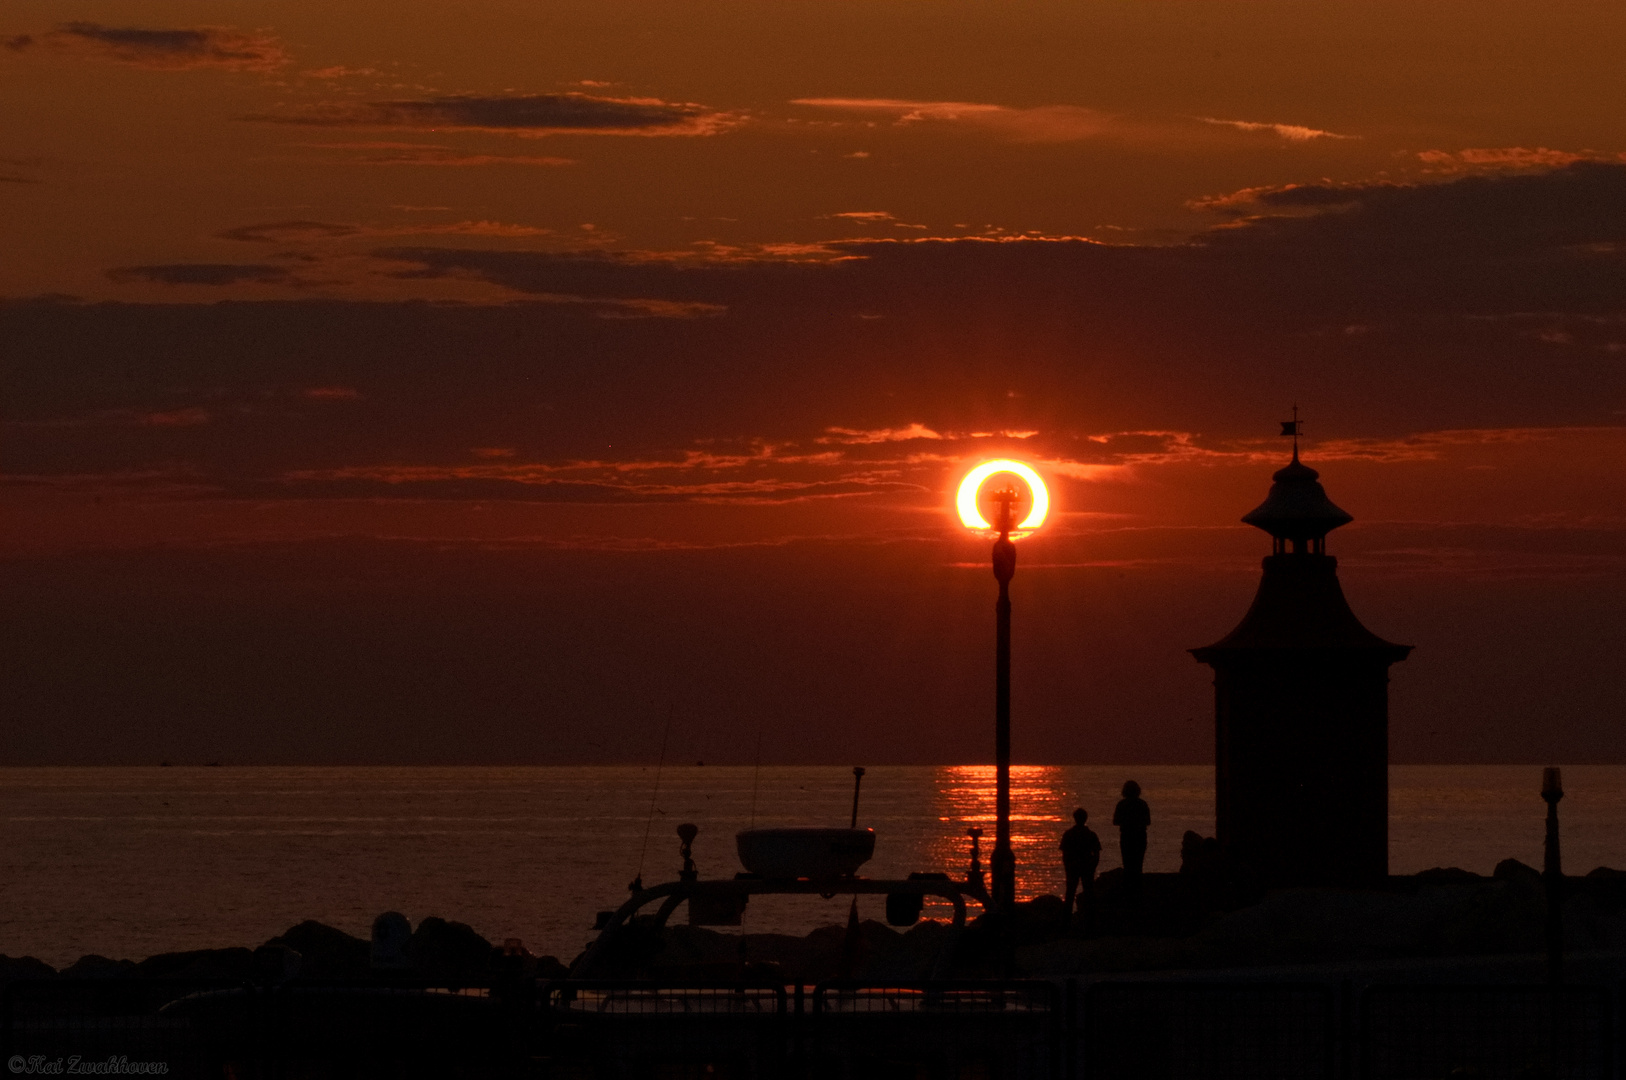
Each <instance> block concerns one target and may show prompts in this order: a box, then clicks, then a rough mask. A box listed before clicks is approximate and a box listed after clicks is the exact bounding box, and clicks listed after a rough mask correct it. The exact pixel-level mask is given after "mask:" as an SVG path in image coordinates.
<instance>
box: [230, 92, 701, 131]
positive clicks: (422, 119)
mask: <svg viewBox="0 0 1626 1080" xmlns="http://www.w3.org/2000/svg"><path fill="white" fill-rule="evenodd" d="M245 119H247V120H252V121H257V122H261V123H275V124H299V125H306V126H312V127H370V128H406V129H422V128H434V129H436V130H446V129H461V130H467V131H495V132H506V133H511V134H530V135H539V134H553V133H584V134H591V133H595V132H596V133H601V134H623V135H628V134H631V135H637V134H643V135H705V134H711V133H712V132H715V131H717V130H720V129H721V128H722V127H723V126H725V125H726V124H727V123H728V117H726V116H725V114H722V113H719V112H716V111H714V110H709V109H706V108H705V107H703V106H700V105H693V104H680V103H672V102H662V101H650V100H645V99H625V98H605V97H594V96H592V95H589V94H515V95H500V96H481V95H476V94H448V95H443V96H437V97H428V98H420V99H414V100H401V101H369V102H338V103H324V104H319V105H310V106H305V107H302V108H295V109H289V110H287V111H284V112H279V113H268V114H262V115H256V116H249V117H245Z"/></svg>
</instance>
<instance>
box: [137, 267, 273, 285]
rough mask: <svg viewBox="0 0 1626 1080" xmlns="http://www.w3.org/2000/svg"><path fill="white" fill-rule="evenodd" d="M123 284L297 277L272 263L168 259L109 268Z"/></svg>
mask: <svg viewBox="0 0 1626 1080" xmlns="http://www.w3.org/2000/svg"><path fill="white" fill-rule="evenodd" d="M107 276H108V277H109V278H110V279H112V280H113V281H116V282H119V283H120V284H127V283H130V282H136V281H150V282H156V283H157V284H160V285H240V284H244V283H251V284H256V285H284V284H289V283H292V282H293V280H294V278H293V275H292V274H291V273H290V272H289V270H288V268H287V267H285V266H274V265H272V264H270V263H164V264H160V265H156V266H120V267H115V268H114V269H112V270H109V271H108V272H107Z"/></svg>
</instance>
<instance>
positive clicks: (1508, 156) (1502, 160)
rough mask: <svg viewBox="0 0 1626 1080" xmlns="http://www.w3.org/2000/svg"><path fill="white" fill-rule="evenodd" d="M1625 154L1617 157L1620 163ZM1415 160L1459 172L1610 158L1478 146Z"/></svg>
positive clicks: (1426, 153) (1430, 152) (1430, 167)
mask: <svg viewBox="0 0 1626 1080" xmlns="http://www.w3.org/2000/svg"><path fill="white" fill-rule="evenodd" d="M1623 157H1626V155H1616V156H1615V158H1614V160H1617V161H1618V160H1621V159H1622V158H1623ZM1417 160H1418V161H1421V162H1422V163H1423V164H1424V165H1426V166H1428V169H1427V171H1429V172H1441V173H1461V172H1475V171H1482V172H1483V171H1496V170H1505V169H1551V168H1554V167H1557V166H1563V165H1572V164H1574V163H1575V162H1577V161H1607V160H1610V158H1608V157H1606V156H1604V155H1601V154H1593V153H1573V152H1571V151H1568V150H1549V149H1548V148H1547V147H1545V146H1538V147H1535V148H1527V147H1523V146H1497V147H1481V148H1478V149H1469V150H1423V151H1419V152H1418V154H1417Z"/></svg>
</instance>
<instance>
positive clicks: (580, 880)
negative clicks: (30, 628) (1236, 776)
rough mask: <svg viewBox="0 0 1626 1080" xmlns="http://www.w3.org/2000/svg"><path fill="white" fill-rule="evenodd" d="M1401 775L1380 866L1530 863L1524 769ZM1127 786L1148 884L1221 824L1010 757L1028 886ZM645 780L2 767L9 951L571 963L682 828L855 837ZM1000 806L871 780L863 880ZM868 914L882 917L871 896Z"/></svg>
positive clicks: (1048, 885)
mask: <svg viewBox="0 0 1626 1080" xmlns="http://www.w3.org/2000/svg"><path fill="white" fill-rule="evenodd" d="M1390 775H1391V785H1392V793H1391V811H1390V837H1391V841H1390V867H1391V869H1392V870H1393V871H1394V872H1396V873H1408V872H1413V871H1417V870H1422V869H1426V868H1428V867H1431V866H1460V867H1463V868H1465V869H1468V870H1474V871H1479V872H1485V873H1488V872H1489V871H1490V870H1491V868H1492V867H1493V866H1494V865H1495V864H1496V863H1497V862H1498V861H1499V860H1501V859H1504V858H1509V857H1512V858H1518V859H1522V860H1524V861H1525V862H1527V863H1531V864H1532V865H1539V864H1540V859H1541V845H1542V829H1543V825H1542V821H1543V814H1544V812H1545V808H1544V806H1543V804H1542V803H1541V801H1540V799H1539V797H1538V794H1537V792H1538V789H1539V787H1540V780H1541V770H1540V769H1539V768H1535V767H1529V766H1497V767H1483V766H1398V767H1395V768H1394V769H1392V770H1391V774H1390ZM1129 778H1134V779H1136V780H1138V781H1140V783H1141V785H1142V787H1144V788H1145V790H1146V796H1147V799H1148V801H1149V802H1150V803H1151V806H1152V814H1153V830H1152V843H1151V847H1150V849H1149V850H1148V853H1147V868H1148V869H1149V870H1174V869H1177V868H1178V865H1179V847H1180V836H1181V834H1182V833H1183V832H1184V831H1185V830H1186V829H1196V830H1197V831H1199V832H1201V833H1204V834H1205V835H1206V834H1208V833H1211V832H1212V831H1213V790H1212V783H1211V771H1210V770H1209V769H1208V768H1207V767H1203V766H1153V767H1141V768H1133V767H1131V768H1125V767H1118V766H1114V767H1107V768H1093V767H1092V768H1085V767H1041V766H1032V767H1019V768H1018V769H1017V770H1016V776H1015V784H1014V799H1013V807H1014V825H1013V828H1014V830H1015V842H1016V846H1017V857H1018V860H1019V867H1020V876H1021V882H1020V885H1021V888H1022V890H1023V891H1024V892H1025V893H1036V892H1058V891H1060V887H1061V877H1060V867H1059V864H1058V863H1057V861H1056V858H1055V855H1056V852H1055V845H1056V842H1057V839H1058V837H1059V835H1060V833H1061V830H1062V829H1063V828H1064V827H1065V821H1066V818H1067V816H1068V815H1069V814H1070V813H1071V811H1072V808H1073V807H1074V806H1079V805H1082V806H1085V807H1088V808H1089V809H1090V810H1091V811H1092V813H1093V814H1094V815H1095V816H1096V817H1097V818H1098V819H1099V820H1098V821H1096V822H1094V824H1096V825H1098V826H1100V828H1099V831H1100V832H1101V833H1102V836H1103V840H1104V841H1106V849H1107V850H1106V854H1105V857H1104V858H1103V860H1102V868H1103V869H1109V868H1110V867H1112V866H1115V865H1117V854H1116V843H1115V839H1116V834H1115V831H1114V830H1113V829H1111V827H1110V826H1109V825H1106V822H1107V821H1108V820H1110V818H1111V808H1112V805H1113V803H1114V802H1115V801H1116V796H1117V791H1118V788H1119V787H1120V785H1121V784H1122V783H1123V781H1124V780H1125V779H1129ZM655 780H656V769H655V768H654V767H653V766H649V767H585V768H242V769H236V768H164V769H159V768H130V769H123V768H94V769H73V768H41V769H0V830H3V831H0V953H5V954H7V955H11V956H18V955H25V954H27V955H33V956H38V957H40V958H41V959H43V960H45V961H47V962H49V963H52V964H56V965H59V966H60V965H62V964H66V963H69V962H71V961H73V960H74V959H76V958H77V957H79V956H81V955H83V954H85V953H91V952H96V953H101V954H103V955H110V956H115V957H129V958H132V959H139V958H141V957H144V956H147V955H150V954H152V953H156V952H165V951H170V950H177V949H195V948H209V947H218V946H225V945H240V944H241V945H254V944H258V943H259V942H262V941H264V940H266V939H267V938H269V937H272V936H273V935H275V934H277V933H280V932H281V931H282V930H284V929H286V928H287V927H289V926H291V925H293V924H294V923H297V922H299V921H301V920H303V919H320V920H321V921H323V922H326V923H330V924H332V925H334V926H338V927H342V928H343V929H345V930H348V931H350V932H351V933H354V934H357V935H359V936H363V937H365V936H366V935H367V933H368V929H369V927H370V926H371V924H372V919H373V917H374V916H375V915H377V914H378V913H379V912H381V911H386V910H392V909H393V910H397V911H401V912H404V913H405V914H406V915H407V916H408V918H410V919H412V920H414V921H416V920H418V919H421V918H423V917H424V916H426V915H441V916H443V917H445V918H449V919H456V920H460V921H462V922H466V923H469V924H471V925H472V926H473V927H474V928H475V929H476V930H478V931H480V932H481V933H482V934H484V935H485V936H486V937H488V938H491V939H492V940H494V941H501V940H502V939H504V938H509V937H517V938H521V939H523V940H524V941H525V943H526V944H527V945H528V946H529V947H530V948H531V949H532V950H533V951H535V952H538V953H552V954H555V955H557V956H560V957H562V958H564V959H566V960H568V959H569V958H570V957H571V956H574V955H575V954H576V953H577V952H578V951H580V949H581V948H582V946H583V945H584V944H585V943H586V941H587V940H588V938H590V937H591V929H590V928H591V926H592V920H593V914H594V912H595V911H597V910H598V909H600V908H607V907H614V906H616V905H617V904H619V903H620V902H621V901H622V900H623V899H625V897H626V895H627V892H626V887H627V883H628V882H629V881H630V880H631V879H632V877H633V876H634V875H635V874H637V873H638V872H639V871H640V869H641V870H642V873H643V877H644V880H645V881H646V882H647V883H651V884H653V883H655V882H658V881H666V880H670V879H672V878H675V877H676V876H677V870H678V867H679V859H678V854H677V839H676V836H675V829H676V826H677V825H678V824H679V823H680V822H685V821H692V822H694V823H695V824H697V825H698V826H699V827H700V836H699V839H698V840H697V841H696V844H695V861H696V862H697V863H698V865H699V867H700V872H701V875H702V876H703V877H712V876H732V875H733V874H734V872H735V871H736V870H738V869H739V866H738V862H737V859H736V856H735V853H734V833H735V832H736V831H737V830H739V829H741V828H744V827H746V826H748V825H750V824H752V823H753V822H754V823H755V824H757V825H789V824H798V825H817V824H829V825H845V824H846V823H847V819H848V814H849V811H850V808H851V799H852V776H851V773H850V771H849V770H847V769H844V768H837V767H778V766H764V767H763V768H761V769H760V770H756V769H753V768H750V767H743V768H728V767H712V766H705V767H694V766H686V767H673V766H667V767H666V768H665V769H664V770H663V771H662V773H661V776H660V787H659V792H658V794H657V792H656V791H655ZM1564 780H1565V789H1566V791H1567V792H1568V796H1567V798H1566V799H1565V800H1564V802H1563V804H1562V811H1563V819H1564V853H1565V867H1566V869H1567V870H1568V871H1569V872H1571V873H1584V872H1585V871H1587V870H1590V869H1591V868H1593V867H1595V866H1599V865H1611V866H1618V867H1626V767H1618V766H1593V767H1576V768H1567V769H1566V770H1565V773H1564ZM652 806H653V812H652V811H651V807H652ZM992 812H993V771H992V769H991V768H990V767H985V766H959V767H892V768H888V767H874V768H871V769H870V770H869V774H868V775H867V776H866V777H865V778H864V787H863V800H862V804H861V806H860V811H859V820H860V824H862V825H867V826H870V827H872V828H874V829H875V830H876V833H877V838H878V839H877V843H876V850H875V858H874V860H873V861H872V862H871V863H870V864H869V865H868V866H867V867H866V868H865V873H866V874H868V875H870V876H876V877H881V876H893V875H897V876H902V875H903V874H906V873H907V872H909V871H911V870H946V871H950V872H953V873H955V874H960V873H963V872H964V869H965V866H966V862H967V854H968V842H967V841H966V839H965V830H966V828H967V827H968V826H969V825H972V824H981V825H985V826H987V827H988V834H989V835H988V837H987V840H989V841H991V840H992V833H993V829H992ZM646 836H647V842H646ZM863 903H864V902H862V901H861V908H862V905H863ZM868 903H869V904H871V905H872V906H873V908H874V910H870V911H866V912H865V914H866V915H868V916H871V917H877V918H878V917H880V913H879V907H880V900H879V898H874V899H872V900H870V901H868ZM845 905H846V901H845V900H843V899H836V900H831V901H822V900H819V899H817V898H813V897H809V898H792V897H766V898H758V899H757V900H755V901H753V902H752V905H751V908H750V909H749V911H748V913H747V916H746V927H745V929H746V930H748V931H768V930H780V931H792V932H802V931H805V930H807V929H810V928H811V927H812V926H816V925H820V924H823V923H830V922H840V921H843V920H844V919H845V916H846V906H845ZM931 913H932V912H931V911H930V910H928V914H931Z"/></svg>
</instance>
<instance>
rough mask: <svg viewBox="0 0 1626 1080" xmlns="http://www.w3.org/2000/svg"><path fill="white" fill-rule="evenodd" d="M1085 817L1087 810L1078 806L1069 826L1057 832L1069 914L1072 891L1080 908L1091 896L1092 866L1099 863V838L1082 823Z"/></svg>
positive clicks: (1085, 819) (1083, 906)
mask: <svg viewBox="0 0 1626 1080" xmlns="http://www.w3.org/2000/svg"><path fill="white" fill-rule="evenodd" d="M1089 820H1090V814H1089V811H1087V810H1085V809H1084V808H1083V807H1082V806H1081V807H1079V808H1078V809H1077V810H1074V811H1073V822H1074V824H1073V827H1072V828H1071V829H1068V830H1067V831H1066V832H1064V833H1062V834H1061V865H1062V869H1063V870H1065V871H1067V910H1068V912H1069V913H1071V912H1072V910H1073V893H1074V891H1075V890H1076V891H1077V892H1078V906H1079V910H1081V911H1082V910H1084V909H1085V908H1087V907H1088V906H1089V905H1090V903H1091V902H1092V901H1093V900H1094V899H1095V868H1096V867H1097V866H1099V865H1100V864H1101V838H1100V837H1099V836H1096V835H1095V830H1094V829H1092V828H1090V827H1089V826H1088V825H1086V824H1085V822H1087V821H1089ZM1080 886H1082V888H1081V887H1080Z"/></svg>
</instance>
